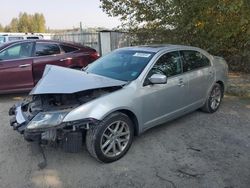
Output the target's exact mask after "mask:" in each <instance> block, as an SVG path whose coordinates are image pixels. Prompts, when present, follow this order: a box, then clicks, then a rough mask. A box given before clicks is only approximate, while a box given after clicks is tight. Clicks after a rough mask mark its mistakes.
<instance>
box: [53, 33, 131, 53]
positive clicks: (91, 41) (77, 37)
mask: <svg viewBox="0 0 250 188" xmlns="http://www.w3.org/2000/svg"><path fill="white" fill-rule="evenodd" d="M102 32H105V33H109V41H110V44H108V45H109V46H110V51H112V50H115V49H117V48H121V47H126V46H130V35H129V34H128V33H124V32H116V31H101V32H72V33H57V34H54V35H53V36H52V39H53V40H58V41H67V42H74V43H79V44H82V45H84V46H89V47H91V48H94V49H95V50H97V51H98V52H99V53H100V54H102V45H104V44H102V43H101V41H102V40H101V34H100V33H102ZM106 45H107V44H106Z"/></svg>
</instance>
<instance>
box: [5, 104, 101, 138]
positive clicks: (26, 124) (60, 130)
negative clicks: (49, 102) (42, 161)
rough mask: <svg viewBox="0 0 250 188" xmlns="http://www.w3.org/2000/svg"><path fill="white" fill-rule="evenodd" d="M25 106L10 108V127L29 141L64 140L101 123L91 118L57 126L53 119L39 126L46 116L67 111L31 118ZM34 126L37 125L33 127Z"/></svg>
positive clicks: (37, 115) (40, 114)
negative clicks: (38, 123) (70, 134)
mask: <svg viewBox="0 0 250 188" xmlns="http://www.w3.org/2000/svg"><path fill="white" fill-rule="evenodd" d="M25 105H26V104H22V103H20V104H16V105H14V106H13V107H12V108H10V110H9V115H10V116H12V118H11V120H10V125H11V126H12V127H13V129H14V130H17V131H18V132H19V133H21V134H23V135H24V138H25V139H26V140H27V141H42V140H45V141H56V140H63V139H64V138H65V137H66V136H67V135H69V133H73V132H82V131H83V130H86V129H88V128H89V126H93V125H96V124H98V123H99V121H98V120H95V119H92V118H90V119H84V120H77V121H72V122H62V121H60V122H58V124H57V123H55V121H54V119H53V118H52V120H51V121H49V122H47V124H46V125H39V126H37V122H39V120H40V121H41V122H44V119H46V117H47V116H46V114H56V115H58V114H60V113H58V112H61V113H62V114H63V113H65V110H64V111H52V112H40V113H38V114H36V115H34V116H31V115H30V114H29V113H28V112H26V111H24V110H23V109H25V107H24V106H25ZM42 114H45V116H43V115H42ZM56 115H55V116H56ZM56 117H57V116H56ZM38 119H39V120H38ZM34 122H35V123H34ZM34 124H36V125H35V126H33V125H34ZM31 127H32V128H31ZM34 127H35V128H34Z"/></svg>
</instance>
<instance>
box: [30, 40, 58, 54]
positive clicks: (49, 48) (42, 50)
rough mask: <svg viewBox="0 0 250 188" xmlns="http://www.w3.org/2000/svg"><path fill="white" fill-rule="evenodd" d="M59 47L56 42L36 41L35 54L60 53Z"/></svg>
mask: <svg viewBox="0 0 250 188" xmlns="http://www.w3.org/2000/svg"><path fill="white" fill-rule="evenodd" d="M60 53H61V51H60V48H59V46H58V45H57V44H52V43H37V44H36V52H35V55H36V56H47V55H56V54H60Z"/></svg>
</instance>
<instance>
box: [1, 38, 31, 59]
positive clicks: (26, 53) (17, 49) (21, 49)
mask: <svg viewBox="0 0 250 188" xmlns="http://www.w3.org/2000/svg"><path fill="white" fill-rule="evenodd" d="M32 48H33V43H31V42H29V43H28V42H26V43H21V44H17V45H14V46H11V47H9V48H7V49H5V50H3V51H2V52H0V60H11V59H19V58H27V57H31V55H32Z"/></svg>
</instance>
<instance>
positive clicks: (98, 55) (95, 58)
mask: <svg viewBox="0 0 250 188" xmlns="http://www.w3.org/2000/svg"><path fill="white" fill-rule="evenodd" d="M89 56H90V59H91V61H95V60H97V59H98V58H99V57H100V54H99V53H98V52H97V51H95V52H93V53H91V54H89Z"/></svg>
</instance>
